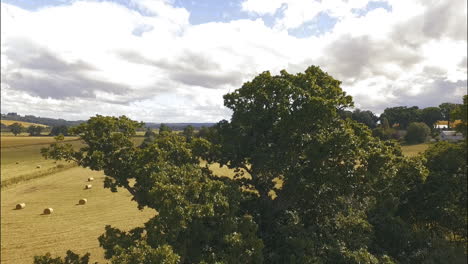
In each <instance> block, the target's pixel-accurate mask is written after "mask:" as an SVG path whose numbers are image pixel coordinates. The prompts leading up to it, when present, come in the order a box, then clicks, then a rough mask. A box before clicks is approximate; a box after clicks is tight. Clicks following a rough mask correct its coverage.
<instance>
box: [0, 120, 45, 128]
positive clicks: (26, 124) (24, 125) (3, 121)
mask: <svg viewBox="0 0 468 264" xmlns="http://www.w3.org/2000/svg"><path fill="white" fill-rule="evenodd" d="M1 122H2V124H4V125H6V126H9V125H11V124H14V123H19V124H21V125H23V127H30V126H41V127H48V126H46V125H43V124H36V123H30V122H23V121H15V120H3V119H2V120H1Z"/></svg>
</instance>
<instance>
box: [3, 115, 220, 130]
mask: <svg viewBox="0 0 468 264" xmlns="http://www.w3.org/2000/svg"><path fill="white" fill-rule="evenodd" d="M1 119H2V124H5V125H7V126H8V125H10V124H12V123H15V122H18V121H19V122H25V123H33V124H34V125H38V124H41V125H45V126H50V127H54V126H63V125H65V126H77V125H79V124H81V123H84V122H86V121H85V120H78V121H67V120H64V119H55V118H49V117H37V116H33V115H25V116H21V115H18V114H17V113H8V114H2V115H1ZM4 121H5V122H11V123H9V124H6V123H4ZM19 122H18V123H19ZM164 124H166V125H167V126H169V127H170V128H171V129H172V130H184V128H185V127H186V126H188V125H191V126H193V127H194V128H195V129H197V130H198V129H200V128H201V127H202V126H205V127H210V126H213V125H215V124H216V123H164ZM160 125H161V123H153V122H148V123H145V126H146V127H149V128H159V126H160ZM23 126H25V127H26V125H24V124H23ZM27 126H29V125H27Z"/></svg>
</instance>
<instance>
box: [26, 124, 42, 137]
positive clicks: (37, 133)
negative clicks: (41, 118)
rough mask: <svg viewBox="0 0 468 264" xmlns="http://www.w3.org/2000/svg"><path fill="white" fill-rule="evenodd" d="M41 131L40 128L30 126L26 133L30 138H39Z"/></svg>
mask: <svg viewBox="0 0 468 264" xmlns="http://www.w3.org/2000/svg"><path fill="white" fill-rule="evenodd" d="M43 129H44V128H43V127H41V126H34V125H32V126H29V127H28V129H27V132H28V133H29V135H30V136H40V135H41V132H42V130H43Z"/></svg>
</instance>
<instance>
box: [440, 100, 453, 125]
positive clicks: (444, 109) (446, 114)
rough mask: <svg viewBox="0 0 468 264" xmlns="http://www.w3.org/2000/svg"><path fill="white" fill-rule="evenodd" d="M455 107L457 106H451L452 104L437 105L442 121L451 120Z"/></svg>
mask: <svg viewBox="0 0 468 264" xmlns="http://www.w3.org/2000/svg"><path fill="white" fill-rule="evenodd" d="M456 107H457V104H453V103H442V104H440V105H439V108H440V113H441V114H442V120H447V121H450V120H451V117H450V115H451V113H452V111H453V110H455V108H456Z"/></svg>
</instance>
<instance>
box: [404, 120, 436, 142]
mask: <svg viewBox="0 0 468 264" xmlns="http://www.w3.org/2000/svg"><path fill="white" fill-rule="evenodd" d="M430 134H431V129H430V128H429V127H428V126H427V125H426V124H424V123H411V124H410V125H409V126H408V130H407V133H406V136H405V140H406V142H407V143H409V144H416V143H423V142H425V141H426V140H427V137H428V136H429V135H430Z"/></svg>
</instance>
